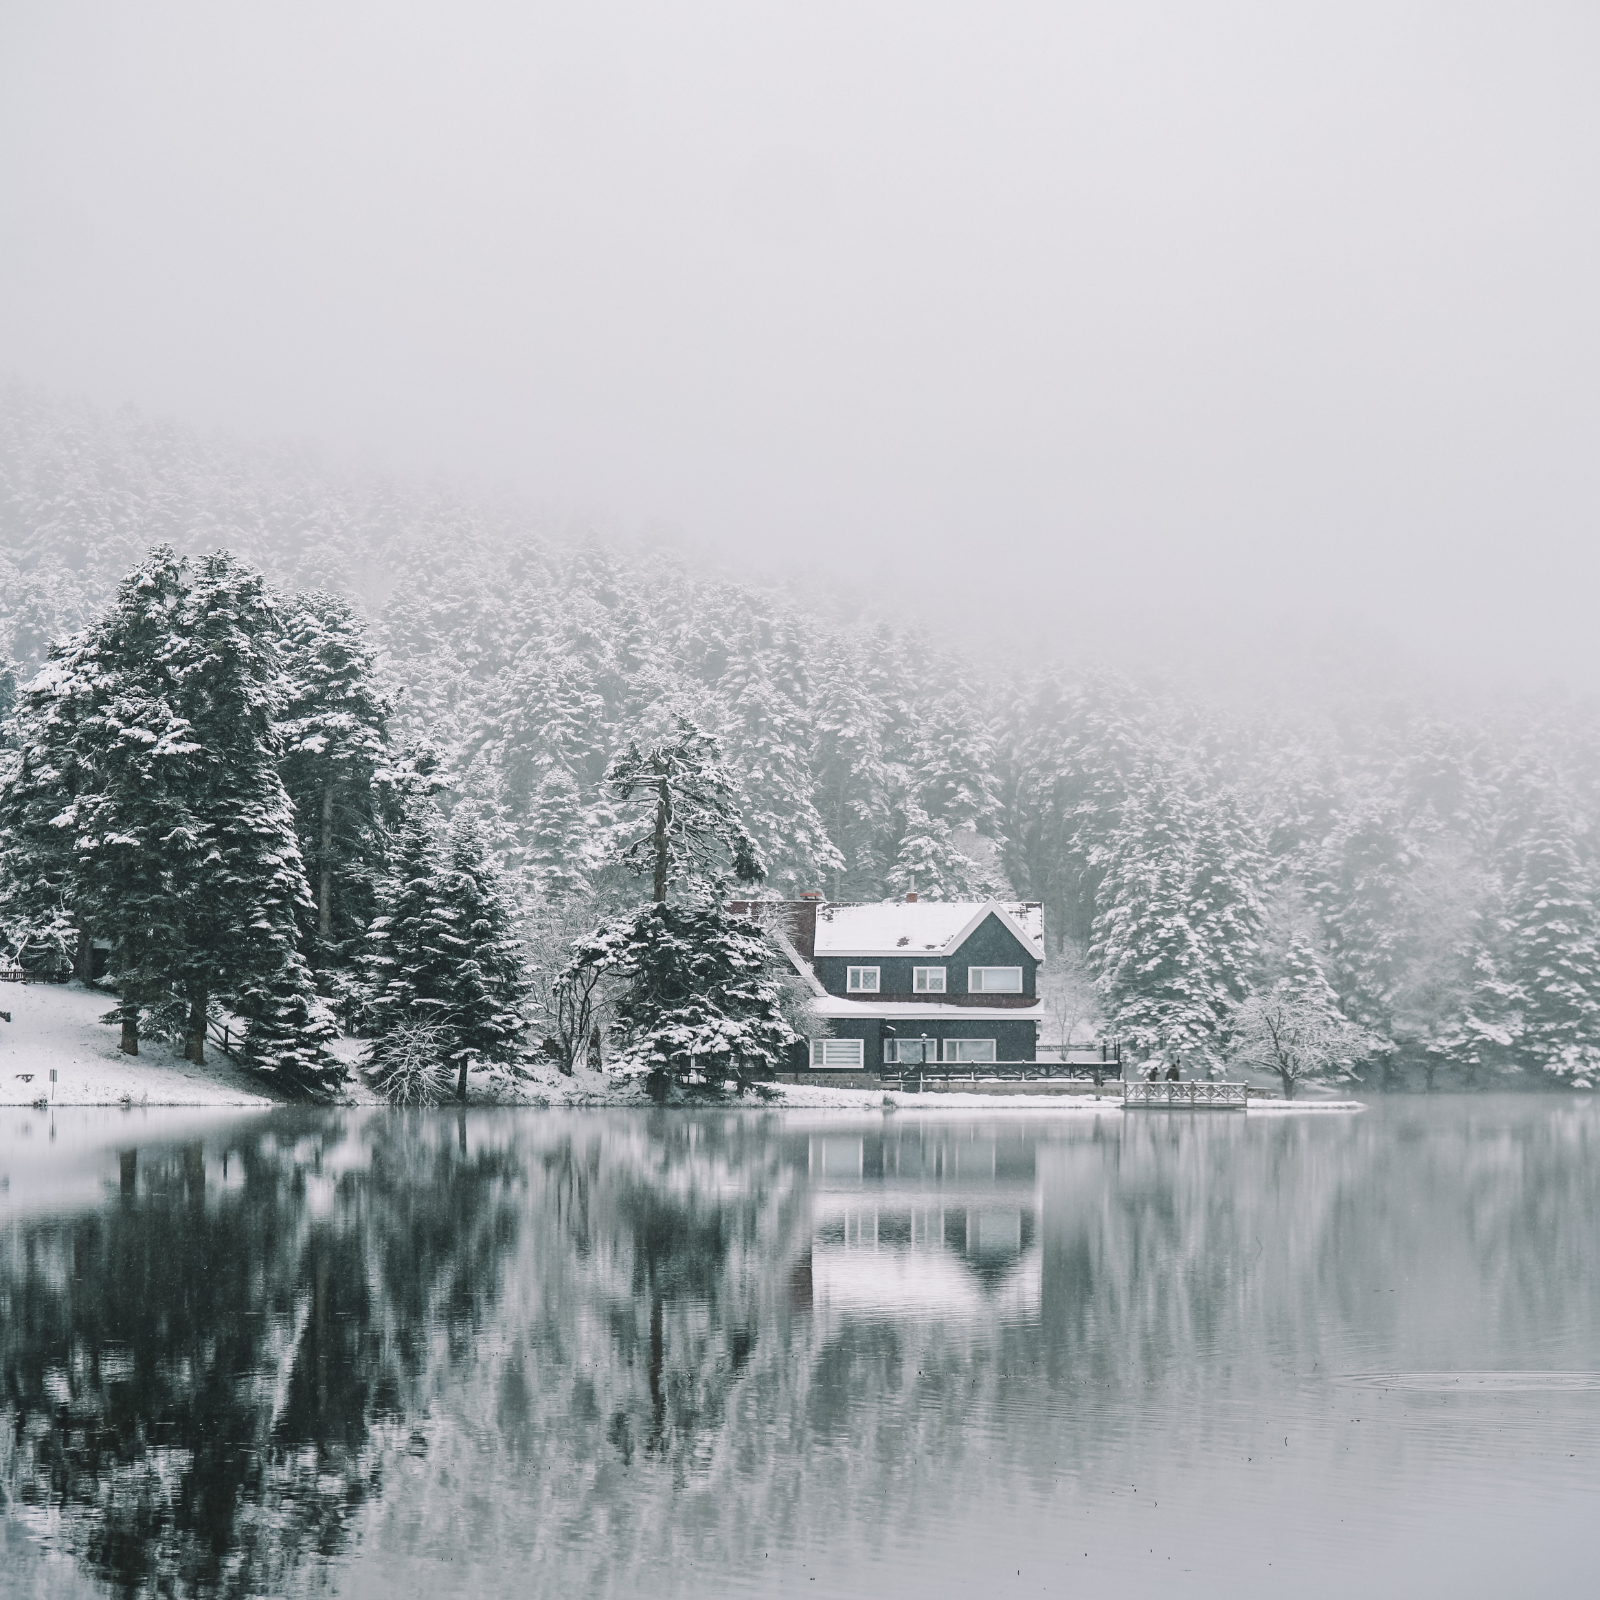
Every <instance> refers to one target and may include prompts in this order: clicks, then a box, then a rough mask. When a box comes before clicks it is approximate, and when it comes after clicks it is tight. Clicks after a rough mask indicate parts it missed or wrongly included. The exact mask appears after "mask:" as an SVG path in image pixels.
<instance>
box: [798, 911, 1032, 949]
mask: <svg viewBox="0 0 1600 1600" xmlns="http://www.w3.org/2000/svg"><path fill="white" fill-rule="evenodd" d="M991 911H993V912H996V913H998V914H999V917H1000V920H1001V921H1002V922H1007V923H1010V924H1011V927H1012V930H1013V932H1015V933H1017V934H1018V935H1020V936H1021V937H1022V938H1023V939H1024V940H1025V941H1026V942H1027V943H1028V945H1029V946H1030V947H1031V948H1032V950H1033V953H1034V955H1035V956H1036V957H1038V959H1039V960H1041V961H1042V960H1043V959H1044V912H1043V910H1042V909H1041V908H1040V906H1039V905H1038V904H1037V902H1032V901H1024V900H1005V901H1001V900H916V901H908V900H880V901H876V902H874V903H872V904H868V905H854V906H852V905H823V906H819V907H818V908H817V946H816V949H817V954H818V955H819V956H829V955H886V956H892V955H918V954H921V953H923V952H925V951H929V950H932V951H935V952H943V951H948V950H951V949H953V948H954V947H955V946H956V945H958V944H960V942H961V941H962V939H964V938H965V937H966V935H967V934H968V933H969V932H971V931H972V929H974V928H976V927H977V925H978V924H979V923H980V922H982V921H983V919H984V917H985V916H986V915H987V914H988V913H989V912H991Z"/></svg>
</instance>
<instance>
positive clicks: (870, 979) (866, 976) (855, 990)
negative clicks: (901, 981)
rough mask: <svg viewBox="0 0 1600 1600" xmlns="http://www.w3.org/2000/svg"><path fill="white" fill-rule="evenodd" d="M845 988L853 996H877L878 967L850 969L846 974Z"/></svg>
mask: <svg viewBox="0 0 1600 1600" xmlns="http://www.w3.org/2000/svg"><path fill="white" fill-rule="evenodd" d="M844 986H845V988H846V989H847V990H848V991H849V992H850V993H851V994H876V993H877V992H878V969H877V968H876V967H849V968H847V969H846V972H845V983H844Z"/></svg>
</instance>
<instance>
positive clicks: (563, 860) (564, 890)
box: [527, 764, 592, 902]
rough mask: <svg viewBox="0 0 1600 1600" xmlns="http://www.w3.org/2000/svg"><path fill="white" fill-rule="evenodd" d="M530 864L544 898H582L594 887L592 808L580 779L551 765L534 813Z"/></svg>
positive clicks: (530, 817)
mask: <svg viewBox="0 0 1600 1600" xmlns="http://www.w3.org/2000/svg"><path fill="white" fill-rule="evenodd" d="M527 835H528V865H529V868H530V870H531V872H532V875H533V880H534V883H535V884H536V885H537V887H538V891H539V895H540V897H541V898H542V899H544V900H546V901H550V902H558V901H565V900H571V899H575V898H582V897H585V896H587V895H588V894H589V893H590V890H591V887H592V886H591V883H590V867H591V862H590V860H589V826H588V813H587V812H586V810H585V808H584V805H583V798H582V795H581V794H580V793H579V790H578V784H577V780H576V779H575V778H574V777H573V776H572V774H571V773H570V772H568V771H567V769H566V768H565V767H563V766H561V765H559V764H553V765H551V766H550V767H549V768H548V769H547V770H546V771H545V774H544V776H543V777H542V778H541V779H540V780H539V784H538V787H537V788H536V789H535V791H534V796H533V805H532V807H531V809H530V811H529V814H528V827H527Z"/></svg>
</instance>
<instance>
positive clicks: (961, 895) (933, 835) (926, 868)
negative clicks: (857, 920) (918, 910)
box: [885, 796, 999, 900]
mask: <svg viewBox="0 0 1600 1600" xmlns="http://www.w3.org/2000/svg"><path fill="white" fill-rule="evenodd" d="M898 815H899V818H900V828H901V832H900V839H899V842H898V844H897V845H896V847H895V854H894V864H893V866H891V867H890V868H889V871H888V873H887V875H886V878H885V881H886V883H887V885H888V887H889V889H890V890H891V891H892V892H893V893H895V894H897V895H900V894H906V893H908V892H910V891H912V890H915V891H916V892H917V893H918V894H920V895H921V896H923V897H924V898H925V899H929V900H970V899H973V898H975V897H980V896H984V895H987V894H990V893H992V892H993V891H994V890H995V889H996V888H998V887H999V886H998V885H996V884H994V883H992V882H991V881H990V878H989V875H988V874H987V873H986V872H985V870H984V868H983V865H982V863H981V862H978V861H975V860H974V859H973V858H972V857H971V856H969V855H968V854H967V853H966V852H965V851H964V850H962V849H961V848H960V847H959V846H958V845H957V844H956V842H955V839H954V838H953V837H952V834H951V830H950V824H949V823H948V822H946V821H945V820H944V819H943V818H942V817H930V816H929V815H928V814H927V812H925V811H924V810H923V809H922V807H921V806H920V805H918V804H917V802H916V800H915V799H913V798H911V797H910V796H907V797H905V798H904V800H903V801H902V803H901V806H900V808H899V810H898Z"/></svg>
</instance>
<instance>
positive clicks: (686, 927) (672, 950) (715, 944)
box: [566, 900, 796, 1098]
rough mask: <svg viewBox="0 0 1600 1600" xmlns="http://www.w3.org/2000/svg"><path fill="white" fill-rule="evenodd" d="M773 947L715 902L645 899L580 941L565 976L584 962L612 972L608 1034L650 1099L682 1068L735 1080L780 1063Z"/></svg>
mask: <svg viewBox="0 0 1600 1600" xmlns="http://www.w3.org/2000/svg"><path fill="white" fill-rule="evenodd" d="M776 961H777V952H776V950H775V949H774V947H773V945H772V943H771V942H770V941H769V940H768V939H767V937H766V935H765V934H764V933H763V932H762V930H761V929H760V928H759V927H758V926H757V925H756V924H755V923H753V922H751V921H750V920H749V919H748V918H745V917H737V916H733V915H731V914H730V913H729V912H727V911H726V910H724V908H723V907H722V906H721V905H720V904H719V903H717V902H716V901H715V900H702V901H699V902H698V903H697V902H693V901H691V902H690V903H688V904H679V903H662V902H652V903H651V904H649V905H646V906H643V907H641V908H640V909H639V910H638V911H637V912H635V913H633V914H632V915H631V916H625V917H621V918H618V919H617V920H616V921H614V922H612V923H610V924H608V925H606V926H605V927H602V928H601V929H600V930H599V932H598V933H596V934H595V935H594V936H593V937H592V938H591V939H588V940H585V941H584V942H583V943H582V944H580V945H579V946H578V948H577V950H576V952H575V953H574V959H573V962H572V965H571V966H570V967H569V968H568V972H567V975H566V981H567V982H568V983H569V984H570V983H572V982H574V981H576V980H577V979H578V978H579V976H580V975H581V974H582V973H583V972H584V971H586V970H599V971H602V972H604V973H606V974H608V975H609V976H610V977H612V978H613V979H615V980H616V991H615V992H616V998H615V1001H614V1008H615V1015H616V1032H617V1034H618V1036H619V1040H620V1042H621V1044H622V1047H623V1052H624V1060H625V1061H626V1063H627V1067H628V1069H629V1070H632V1071H635V1072H639V1073H642V1074H643V1075H644V1078H645V1081H646V1083H647V1084H648V1086H649V1087H650V1090H651V1092H652V1094H654V1095H655V1096H656V1097H657V1098H660V1097H662V1096H664V1094H665V1093H666V1090H667V1088H668V1086H669V1085H670V1084H671V1083H672V1082H673V1081H674V1080H676V1081H678V1082H682V1081H684V1080H686V1079H688V1078H689V1077H691V1076H697V1077H700V1078H702V1079H703V1080H704V1081H705V1082H706V1083H707V1084H709V1085H711V1086H713V1087H720V1086H724V1085H727V1084H733V1085H735V1086H736V1087H740V1088H742V1087H743V1086H744V1084H745V1083H746V1082H747V1081H748V1079H749V1077H750V1075H751V1073H752V1072H753V1071H759V1070H762V1069H770V1068H775V1067H778V1066H781V1065H782V1064H783V1061H784V1058H785V1054H786V1052H787V1050H788V1047H789V1046H790V1045H791V1044H793V1043H794V1042H795V1038H796V1035H795V1033H794V1030H793V1029H792V1028H791V1027H790V1026H789V1024H788V1022H787V1021H785V1019H784V1014H783V1006H784V997H783V994H782V992H781V990H780V986H779V983H778V980H777V972H776Z"/></svg>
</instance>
